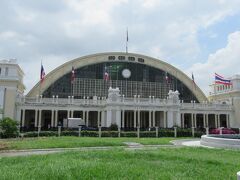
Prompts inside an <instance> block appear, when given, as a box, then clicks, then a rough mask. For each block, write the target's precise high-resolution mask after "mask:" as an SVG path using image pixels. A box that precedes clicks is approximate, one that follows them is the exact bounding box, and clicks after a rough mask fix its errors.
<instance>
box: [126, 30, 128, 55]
mask: <svg viewBox="0 0 240 180" xmlns="http://www.w3.org/2000/svg"><path fill="white" fill-rule="evenodd" d="M127 53H128V28H127V39H126V54H127Z"/></svg>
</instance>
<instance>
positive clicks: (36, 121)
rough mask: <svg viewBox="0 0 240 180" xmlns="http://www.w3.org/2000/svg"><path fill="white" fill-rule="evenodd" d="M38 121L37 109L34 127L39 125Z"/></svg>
mask: <svg viewBox="0 0 240 180" xmlns="http://www.w3.org/2000/svg"><path fill="white" fill-rule="evenodd" d="M37 123H38V110H37V109H36V110H35V119H34V127H37V125H38V124H37Z"/></svg>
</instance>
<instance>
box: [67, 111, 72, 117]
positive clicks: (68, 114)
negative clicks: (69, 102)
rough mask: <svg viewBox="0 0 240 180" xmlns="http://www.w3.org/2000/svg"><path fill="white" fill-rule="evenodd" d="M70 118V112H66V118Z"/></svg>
mask: <svg viewBox="0 0 240 180" xmlns="http://www.w3.org/2000/svg"><path fill="white" fill-rule="evenodd" d="M70 117H71V116H70V111H69V110H68V111H67V118H70Z"/></svg>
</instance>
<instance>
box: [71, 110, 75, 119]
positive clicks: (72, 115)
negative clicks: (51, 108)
mask: <svg viewBox="0 0 240 180" xmlns="http://www.w3.org/2000/svg"><path fill="white" fill-rule="evenodd" d="M73 113H74V111H73V110H72V111H71V118H73Z"/></svg>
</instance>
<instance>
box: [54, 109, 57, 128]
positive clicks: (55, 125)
mask: <svg viewBox="0 0 240 180" xmlns="http://www.w3.org/2000/svg"><path fill="white" fill-rule="evenodd" d="M57 125H58V110H56V111H55V126H54V127H57Z"/></svg>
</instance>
